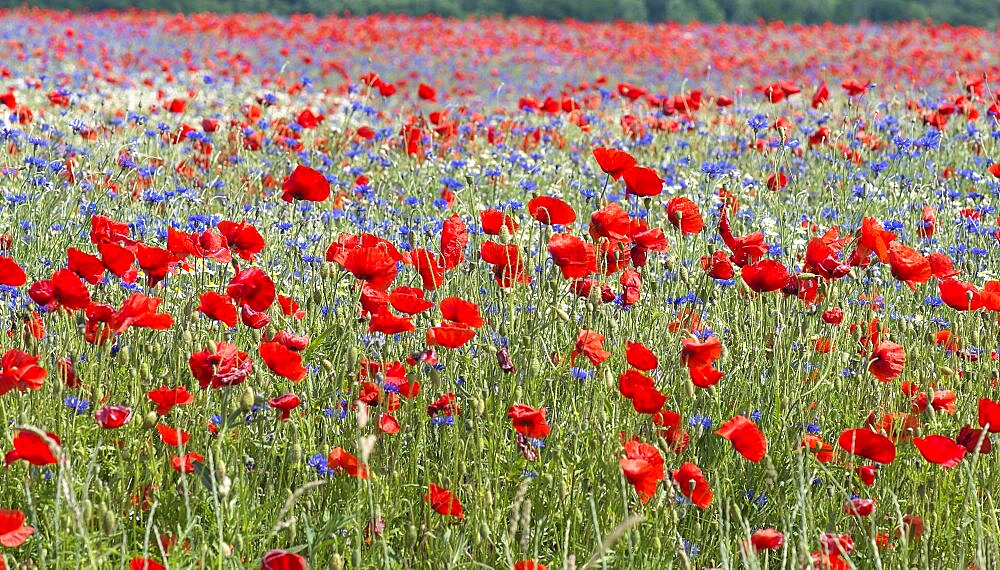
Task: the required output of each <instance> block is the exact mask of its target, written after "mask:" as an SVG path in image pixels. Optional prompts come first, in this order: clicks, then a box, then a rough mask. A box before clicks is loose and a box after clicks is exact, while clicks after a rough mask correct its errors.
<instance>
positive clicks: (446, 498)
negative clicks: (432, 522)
mask: <svg viewBox="0 0 1000 570" xmlns="http://www.w3.org/2000/svg"><path fill="white" fill-rule="evenodd" d="M424 502H425V503H428V504H430V506H431V508H432V509H434V512H436V513H438V514H440V515H444V516H451V517H455V518H457V519H460V518H463V517H464V516H465V514H464V513H463V512H462V503H461V502H460V501H459V500H458V498H457V497H455V496H454V495H452V494H451V491H449V490H448V489H445V488H444V487H440V486H438V485H435V484H434V483H431V484H430V486H429V487H428V490H427V493H425V494H424Z"/></svg>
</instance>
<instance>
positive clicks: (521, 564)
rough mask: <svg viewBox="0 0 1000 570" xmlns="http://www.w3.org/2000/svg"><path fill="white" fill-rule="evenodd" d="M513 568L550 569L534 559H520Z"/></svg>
mask: <svg viewBox="0 0 1000 570" xmlns="http://www.w3.org/2000/svg"><path fill="white" fill-rule="evenodd" d="M513 570H549V568H548V567H547V566H546V565H544V564H541V563H539V562H535V561H534V560H518V561H517V562H515V563H514V566H513Z"/></svg>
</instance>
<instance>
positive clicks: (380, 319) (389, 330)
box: [368, 308, 417, 334]
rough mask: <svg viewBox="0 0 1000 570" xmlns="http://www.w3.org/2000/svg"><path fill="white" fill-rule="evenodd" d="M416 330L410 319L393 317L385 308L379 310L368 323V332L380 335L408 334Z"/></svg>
mask: <svg viewBox="0 0 1000 570" xmlns="http://www.w3.org/2000/svg"><path fill="white" fill-rule="evenodd" d="M415 330H417V329H416V327H414V326H413V320H412V319H411V318H410V317H401V316H398V315H394V314H392V313H391V312H389V310H387V309H385V308H381V309H379V311H378V312H377V313H375V314H374V315H372V318H371V320H369V321H368V332H380V333H382V334H400V333H410V332H413V331H415Z"/></svg>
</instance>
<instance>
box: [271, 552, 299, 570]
mask: <svg viewBox="0 0 1000 570" xmlns="http://www.w3.org/2000/svg"><path fill="white" fill-rule="evenodd" d="M260 570H309V563H308V562H306V559H305V558H303V557H302V556H301V555H299V554H294V553H291V552H285V551H284V550H270V551H268V552H267V553H266V554H264V558H262V559H261V561H260Z"/></svg>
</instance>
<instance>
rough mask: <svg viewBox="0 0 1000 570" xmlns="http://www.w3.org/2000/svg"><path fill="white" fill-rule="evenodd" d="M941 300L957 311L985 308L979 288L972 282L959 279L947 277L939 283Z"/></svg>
mask: <svg viewBox="0 0 1000 570" xmlns="http://www.w3.org/2000/svg"><path fill="white" fill-rule="evenodd" d="M938 289H939V291H940V292H941V300H942V301H944V303H945V304H946V305H948V306H949V307H951V308H952V309H955V310H957V311H975V310H977V309H981V308H983V298H982V296H981V295H980V294H979V289H977V288H976V286H975V285H973V284H971V283H966V282H964V281H959V280H957V279H946V280H944V281H941V282H940V283H938Z"/></svg>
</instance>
